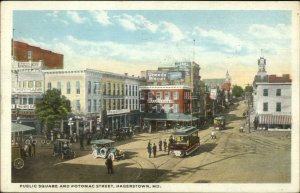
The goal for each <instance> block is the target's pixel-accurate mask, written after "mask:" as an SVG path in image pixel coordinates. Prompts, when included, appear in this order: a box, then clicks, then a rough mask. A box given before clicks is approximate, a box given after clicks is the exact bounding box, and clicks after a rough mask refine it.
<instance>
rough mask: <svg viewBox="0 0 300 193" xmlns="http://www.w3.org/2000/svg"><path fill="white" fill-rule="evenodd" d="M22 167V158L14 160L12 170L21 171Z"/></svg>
mask: <svg viewBox="0 0 300 193" xmlns="http://www.w3.org/2000/svg"><path fill="white" fill-rule="evenodd" d="M23 167H24V160H23V159H22V158H18V159H15V161H14V168H16V169H18V170H19V169H22V168H23Z"/></svg>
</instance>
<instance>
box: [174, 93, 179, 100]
mask: <svg viewBox="0 0 300 193" xmlns="http://www.w3.org/2000/svg"><path fill="white" fill-rule="evenodd" d="M173 99H174V100H177V99H178V92H177V91H175V92H173Z"/></svg>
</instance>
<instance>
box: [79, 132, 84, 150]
mask: <svg viewBox="0 0 300 193" xmlns="http://www.w3.org/2000/svg"><path fill="white" fill-rule="evenodd" d="M83 139H84V136H83V134H80V135H79V142H80V150H83V149H84V147H83Z"/></svg>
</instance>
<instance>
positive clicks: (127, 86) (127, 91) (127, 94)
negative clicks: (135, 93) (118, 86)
mask: <svg viewBox="0 0 300 193" xmlns="http://www.w3.org/2000/svg"><path fill="white" fill-rule="evenodd" d="M125 90H126V96H128V85H127V84H126V88H125Z"/></svg>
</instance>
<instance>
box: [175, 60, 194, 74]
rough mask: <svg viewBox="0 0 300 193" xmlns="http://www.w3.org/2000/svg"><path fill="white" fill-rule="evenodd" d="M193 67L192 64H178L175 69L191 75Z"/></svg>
mask: <svg viewBox="0 0 300 193" xmlns="http://www.w3.org/2000/svg"><path fill="white" fill-rule="evenodd" d="M191 65H192V64H191V62H176V63H175V68H176V70H177V71H185V72H186V73H187V75H190V72H191Z"/></svg>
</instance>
